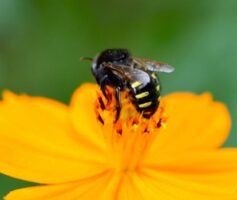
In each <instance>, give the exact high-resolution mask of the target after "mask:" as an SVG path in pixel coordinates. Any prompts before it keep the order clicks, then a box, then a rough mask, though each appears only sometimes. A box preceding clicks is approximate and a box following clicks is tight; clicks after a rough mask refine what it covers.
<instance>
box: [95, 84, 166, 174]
mask: <svg viewBox="0 0 237 200" xmlns="http://www.w3.org/2000/svg"><path fill="white" fill-rule="evenodd" d="M107 93H108V96H109V97H110V100H109V101H107V100H106V99H105V97H104V96H103V94H102V93H101V91H98V92H97V99H96V101H95V112H96V116H97V119H98V123H100V125H101V127H102V130H103V134H104V138H105V140H106V143H107V146H108V162H109V164H110V166H111V167H112V168H115V169H116V170H118V171H124V172H126V171H134V170H136V168H137V166H138V165H139V163H140V161H141V160H142V159H143V157H144V155H145V153H146V151H147V150H148V149H149V147H150V145H151V143H152V141H153V140H154V139H155V137H156V136H157V134H159V130H160V129H161V128H164V127H165V122H166V120H167V114H166V113H165V112H164V106H163V105H162V102H161V103H160V106H159V108H158V109H157V111H156V113H155V114H154V115H153V116H152V117H151V118H150V119H146V118H144V117H142V113H138V112H137V111H136V109H135V107H134V105H133V104H132V103H131V101H130V99H129V95H128V93H127V92H122V93H121V107H122V109H121V113H120V117H119V119H118V121H117V122H115V116H116V100H115V98H114V95H113V94H114V92H113V90H112V89H111V88H109V89H108V90H107Z"/></svg>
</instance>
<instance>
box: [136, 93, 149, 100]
mask: <svg viewBox="0 0 237 200" xmlns="http://www.w3.org/2000/svg"><path fill="white" fill-rule="evenodd" d="M148 95H149V92H143V93H140V94H137V95H136V96H135V97H136V99H142V98H144V97H147V96H148Z"/></svg>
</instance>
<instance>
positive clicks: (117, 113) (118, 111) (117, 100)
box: [115, 87, 121, 122]
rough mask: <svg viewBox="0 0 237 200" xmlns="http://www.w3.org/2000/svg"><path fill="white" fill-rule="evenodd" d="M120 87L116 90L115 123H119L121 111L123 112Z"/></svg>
mask: <svg viewBox="0 0 237 200" xmlns="http://www.w3.org/2000/svg"><path fill="white" fill-rule="evenodd" d="M120 90H121V88H120V87H116V88H115V99H116V116H115V122H117V121H118V119H119V115H120V111H121V101H120Z"/></svg>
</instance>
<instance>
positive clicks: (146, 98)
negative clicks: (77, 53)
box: [82, 49, 174, 122]
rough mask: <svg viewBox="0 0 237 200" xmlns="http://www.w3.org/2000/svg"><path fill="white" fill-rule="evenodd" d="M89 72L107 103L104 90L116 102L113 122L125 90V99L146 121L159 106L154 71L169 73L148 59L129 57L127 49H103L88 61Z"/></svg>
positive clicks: (157, 80)
mask: <svg viewBox="0 0 237 200" xmlns="http://www.w3.org/2000/svg"><path fill="white" fill-rule="evenodd" d="M82 60H90V61H92V67H91V71H92V74H93V76H94V77H95V79H96V82H97V83H98V85H99V86H100V89H101V91H102V93H103V95H104V96H105V98H106V99H107V100H109V95H108V94H107V91H106V87H107V86H110V87H112V88H113V89H114V95H115V99H116V116H115V122H116V121H117V120H118V119H119V116H120V111H121V100H120V93H121V91H124V90H126V91H127V92H128V94H129V99H130V100H131V102H132V104H133V105H134V106H135V108H136V110H137V111H138V112H139V113H142V116H143V117H145V118H148V119H149V118H150V117H151V116H152V115H153V114H154V113H155V112H156V110H157V108H158V106H159V104H160V98H159V97H160V92H161V86H160V81H159V77H158V72H166V73H171V72H173V71H174V68H173V67H172V66H171V65H168V64H165V63H162V62H157V61H153V60H149V59H143V58H137V57H133V56H132V55H131V54H130V52H129V51H128V50H127V49H106V50H104V51H102V52H101V53H99V54H98V55H97V56H95V58H94V59H92V58H82Z"/></svg>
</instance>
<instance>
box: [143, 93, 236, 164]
mask: <svg viewBox="0 0 237 200" xmlns="http://www.w3.org/2000/svg"><path fill="white" fill-rule="evenodd" d="M163 103H164V108H165V112H166V113H167V115H168V120H167V123H166V128H162V129H161V130H160V132H158V135H157V137H156V139H155V141H154V143H153V144H152V146H151V149H150V151H149V152H148V154H147V156H148V157H156V159H158V160H161V159H163V158H167V157H169V156H171V155H173V154H177V153H180V152H185V151H190V150H194V149H213V148H216V147H219V146H220V145H222V144H223V143H224V141H225V140H226V138H227V136H228V133H229V131H230V126H231V119H230V114H229V112H228V110H227V108H226V106H225V105H224V104H222V103H219V102H213V101H212V98H211V96H210V94H203V95H200V96H198V95H195V94H192V93H174V94H171V95H168V96H166V97H164V98H163Z"/></svg>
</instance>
